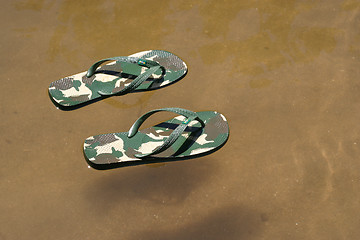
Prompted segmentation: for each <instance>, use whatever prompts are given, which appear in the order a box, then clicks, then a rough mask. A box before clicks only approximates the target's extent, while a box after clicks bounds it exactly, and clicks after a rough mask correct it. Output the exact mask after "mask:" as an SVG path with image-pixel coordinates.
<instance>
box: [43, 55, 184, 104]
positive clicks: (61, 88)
mask: <svg viewBox="0 0 360 240" xmlns="http://www.w3.org/2000/svg"><path fill="white" fill-rule="evenodd" d="M129 57H138V58H142V59H147V60H152V61H156V62H158V63H159V64H160V65H161V66H163V67H164V68H165V70H166V72H165V74H164V75H163V76H162V77H161V73H162V72H161V70H160V69H159V70H158V71H156V72H155V73H154V74H152V76H151V77H149V79H147V80H146V81H145V82H143V83H142V84H141V85H140V86H139V87H137V88H136V91H143V90H154V89H157V88H160V87H163V86H166V85H168V84H170V83H173V82H175V81H176V80H178V79H180V78H181V77H182V76H184V75H185V74H186V72H187V66H186V64H185V63H184V62H183V61H182V60H181V59H180V58H179V57H177V56H175V55H174V54H172V53H170V52H166V51H162V50H150V51H143V52H139V53H136V54H133V55H130V56H129ZM147 69H148V68H146V67H142V66H140V65H138V64H131V63H125V62H119V61H111V62H109V63H108V64H106V65H102V66H100V67H99V68H98V69H97V71H96V74H94V75H93V76H92V77H89V78H87V77H86V73H87V71H84V72H81V73H78V74H75V75H72V76H69V77H65V78H62V79H60V80H57V81H55V82H52V83H51V84H50V87H49V93H50V96H51V97H52V98H53V100H54V101H55V102H56V103H58V104H60V105H61V106H74V105H77V104H81V103H84V102H87V101H89V100H92V99H96V98H99V97H101V95H100V94H99V93H98V91H101V92H106V93H111V94H116V93H117V92H119V91H120V90H122V89H123V88H124V87H125V86H127V85H128V84H130V83H131V82H132V80H133V79H134V78H136V77H137V76H138V75H140V74H141V73H143V72H144V71H146V70H147Z"/></svg>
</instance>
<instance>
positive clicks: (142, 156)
mask: <svg viewBox="0 0 360 240" xmlns="http://www.w3.org/2000/svg"><path fill="white" fill-rule="evenodd" d="M160 111H168V112H173V113H176V114H180V115H179V116H177V117H175V118H173V119H171V120H169V121H165V122H162V123H160V124H157V125H156V126H153V127H150V128H147V129H142V130H139V127H140V126H141V124H142V123H143V122H144V121H145V120H146V119H147V118H148V117H150V116H151V115H152V114H154V113H157V112H160ZM228 137H229V126H228V123H227V120H226V118H225V117H224V116H223V115H222V114H220V113H218V112H214V111H204V112H192V111H189V110H185V109H182V108H162V109H155V110H152V111H150V112H148V113H145V114H144V115H142V116H141V117H140V118H138V119H137V120H136V121H135V123H134V124H133V125H132V127H131V128H130V130H129V131H128V132H120V133H109V134H102V135H96V136H91V137H89V138H87V139H86V140H85V143H84V155H85V158H86V160H87V162H88V164H89V165H90V166H91V167H93V168H95V169H109V168H115V167H122V166H129V165H137V164H144V163H153V162H159V161H167V160H182V159H187V158H193V157H197V156H202V155H207V154H209V153H212V152H214V151H216V150H218V149H219V148H220V147H222V146H223V145H224V144H225V142H226V141H227V139H228Z"/></svg>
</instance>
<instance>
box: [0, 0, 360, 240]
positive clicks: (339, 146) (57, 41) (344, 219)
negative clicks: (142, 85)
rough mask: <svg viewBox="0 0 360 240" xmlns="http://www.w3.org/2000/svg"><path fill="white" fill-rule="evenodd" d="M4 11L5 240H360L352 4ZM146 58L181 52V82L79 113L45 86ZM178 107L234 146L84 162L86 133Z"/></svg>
mask: <svg viewBox="0 0 360 240" xmlns="http://www.w3.org/2000/svg"><path fill="white" fill-rule="evenodd" d="M1 6H2V7H1V9H0V13H1V17H0V18H1V21H0V26H1V29H2V36H1V38H0V43H1V45H0V46H1V47H0V53H1V56H2V57H1V59H0V68H1V71H0V79H1V85H2V86H1V88H0V99H1V105H0V112H1V122H0V131H1V136H2V137H1V138H0V143H1V144H0V145H1V148H0V151H1V166H2V167H1V169H0V180H1V181H0V191H1V197H0V212H1V215H0V239H1V240H9V239H147V240H152V239H173V240H176V239H210V240H211V239H358V238H359V237H360V228H359V225H360V218H359V216H358V212H359V211H360V202H359V198H360V173H359V169H360V159H359V154H360V149H359V148H360V135H359V132H360V126H359V119H360V111H359V108H360V94H359V92H360V83H359V80H358V78H359V75H360V61H359V60H360V47H359V41H360V29H359V24H360V2H359V1H356V0H344V1H335V0H326V1H306V0H304V1H295V0H286V1H278V0H272V1H257V0H252V1H245V0H241V1H239V0H234V1H230V0H228V1H226V0H223V1H215V0H208V1H188V0H178V1H155V2H149V1H143V0H132V1H123V0H122V1H115V0H113V1H111V0H106V1H102V2H99V1H70V0H68V1H64V0H63V1H49V0H23V1H20V0H17V1H1ZM149 49H163V50H167V51H170V52H173V53H175V54H176V55H178V56H179V57H180V58H182V59H183V60H184V61H185V62H186V63H187V65H188V67H189V72H188V74H187V76H186V77H185V78H184V79H182V80H181V81H179V82H178V83H176V84H173V85H171V86H169V87H166V88H163V89H160V90H157V91H151V92H145V93H134V94H128V95H126V96H116V97H111V98H108V99H105V100H103V101H99V102H96V103H94V104H90V105H88V106H85V107H83V108H79V109H77V110H74V111H61V110H59V109H56V107H55V106H54V105H53V104H52V102H51V101H50V99H49V97H48V93H47V88H48V85H49V84H50V83H51V82H52V81H55V80H57V79H59V78H61V77H65V76H68V75H71V74H74V73H77V72H80V71H84V70H86V69H87V68H88V67H89V66H90V65H91V64H92V63H94V62H95V61H96V60H99V59H102V58H106V57H112V56H121V55H124V56H125V55H130V54H133V53H136V52H139V51H142V50H149ZM169 106H177V107H183V108H186V109H191V110H194V111H201V110H217V111H219V112H221V113H223V114H224V115H225V116H226V117H227V119H228V120H229V124H230V131H231V136H230V139H229V141H228V142H227V144H226V145H225V146H224V147H223V148H222V149H220V150H219V151H217V152H215V153H213V154H211V155H209V156H206V157H202V158H198V159H193V160H187V161H178V162H173V163H166V164H155V165H142V166H134V167H126V168H119V169H113V170H109V171H97V170H94V169H91V168H88V166H87V164H86V161H85V159H84V157H83V153H82V144H83V141H84V140H85V138H87V137H88V136H90V135H95V134H101V133H110V132H120V131H126V130H128V128H129V127H130V126H131V124H132V122H133V121H134V120H135V119H136V118H137V117H138V116H140V115H141V114H142V113H144V112H147V111H149V110H151V109H154V108H160V107H169ZM163 120H166V116H165V119H163ZM154 121H155V120H154ZM152 123H155V122H148V123H147V124H148V126H150V125H151V124H152Z"/></svg>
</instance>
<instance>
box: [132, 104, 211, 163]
mask: <svg viewBox="0 0 360 240" xmlns="http://www.w3.org/2000/svg"><path fill="white" fill-rule="evenodd" d="M160 111H168V112H174V113H177V114H181V115H183V116H184V117H186V120H185V121H183V122H182V123H181V124H180V125H179V126H177V127H176V128H175V129H174V131H173V132H172V133H171V134H170V135H169V137H168V138H167V139H166V140H165V142H164V143H163V144H162V145H161V146H159V147H157V148H156V149H155V150H154V151H153V152H151V153H147V154H135V157H137V158H144V157H149V156H150V155H155V154H158V153H161V152H163V151H165V150H166V149H168V148H169V147H170V146H171V145H172V144H173V143H174V142H176V140H177V139H178V138H179V137H180V136H181V134H182V133H183V132H184V130H185V129H186V127H187V126H188V125H189V123H190V122H191V121H193V120H197V121H198V122H200V123H201V126H202V127H204V126H205V124H204V122H203V121H202V120H201V119H200V118H199V117H198V115H197V114H196V113H195V112H192V111H189V110H186V109H182V108H161V109H155V110H152V111H150V112H148V113H145V114H144V115H142V116H141V117H140V118H138V119H137V120H136V121H135V123H134V124H133V125H132V126H131V128H130V130H129V133H128V137H129V138H131V137H133V136H134V135H135V134H136V133H137V132H138V129H139V127H140V126H141V124H142V123H143V122H144V121H145V120H146V119H147V118H148V117H150V116H151V115H152V114H154V113H157V112H160Z"/></svg>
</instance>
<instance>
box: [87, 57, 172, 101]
mask: <svg viewBox="0 0 360 240" xmlns="http://www.w3.org/2000/svg"><path fill="white" fill-rule="evenodd" d="M107 61H118V62H125V63H132V64H138V65H139V66H143V67H147V68H149V69H148V70H147V71H145V72H143V73H142V74H140V75H139V76H137V77H136V78H135V79H134V80H133V81H132V82H131V83H130V84H128V85H127V86H126V87H124V88H123V89H122V90H121V91H118V92H116V93H106V92H102V91H98V93H99V94H100V95H112V94H124V93H128V92H131V91H133V90H135V89H136V88H137V87H138V86H140V85H141V84H142V83H143V82H144V81H146V79H148V78H149V77H150V76H151V75H152V74H153V73H155V72H156V71H157V70H158V69H162V75H164V74H165V71H166V70H165V68H164V67H163V66H161V65H160V64H159V63H158V62H155V61H152V60H148V59H142V58H137V57H112V58H106V59H102V60H100V61H98V62H96V63H94V64H93V65H92V66H91V67H90V68H89V69H88V71H87V73H86V77H87V78H89V77H92V76H93V75H94V74H95V72H96V69H97V68H98V67H99V66H100V65H101V64H103V63H105V62H107Z"/></svg>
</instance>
